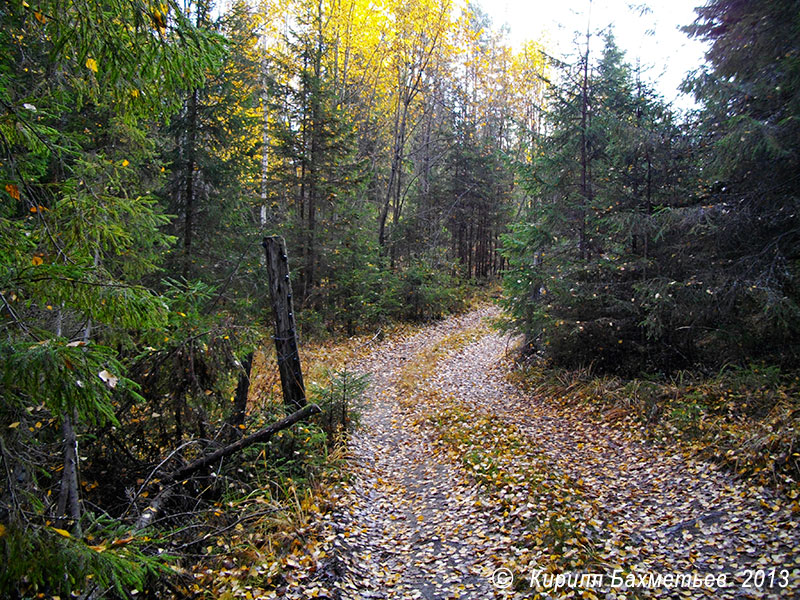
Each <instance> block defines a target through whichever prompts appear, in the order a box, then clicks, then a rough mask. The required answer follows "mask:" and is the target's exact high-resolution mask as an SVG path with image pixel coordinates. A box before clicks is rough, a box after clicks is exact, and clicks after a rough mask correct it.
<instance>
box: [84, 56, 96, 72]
mask: <svg viewBox="0 0 800 600" xmlns="http://www.w3.org/2000/svg"><path fill="white" fill-rule="evenodd" d="M86 68H87V69H89V70H90V71H94V72H95V73H97V61H96V60H95V59H93V58H87V59H86Z"/></svg>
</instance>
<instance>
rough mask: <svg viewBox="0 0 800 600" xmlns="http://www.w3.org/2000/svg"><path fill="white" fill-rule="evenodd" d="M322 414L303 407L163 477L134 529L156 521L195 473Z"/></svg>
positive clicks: (313, 405)
mask: <svg viewBox="0 0 800 600" xmlns="http://www.w3.org/2000/svg"><path fill="white" fill-rule="evenodd" d="M319 412H321V411H320V408H319V406H317V405H316V404H306V405H305V406H304V407H303V408H301V409H300V410H298V411H295V412H293V413H292V414H290V415H288V416H286V417H284V418H283V419H281V420H280V421H276V422H275V423H273V424H272V425H269V426H268V427H265V428H264V429H260V430H258V431H257V432H255V433H253V434H252V435H248V436H247V437H243V438H242V439H240V440H238V441H236V442H234V443H232V444H229V445H227V446H224V447H222V448H219V449H218V450H215V451H214V452H211V453H210V454H206V455H205V456H201V457H200V458H198V459H197V460H194V461H192V462H190V463H189V464H188V465H185V466H183V467H181V468H179V469H177V470H175V471H173V472H172V473H170V474H169V475H167V476H166V477H163V478H162V479H161V486H162V487H161V491H160V492H159V493H158V495H157V496H156V497H155V498H153V500H152V501H151V502H150V505H149V506H148V507H147V508H146V509H144V511H142V514H141V516H140V517H139V519H138V520H137V521H136V529H144V528H146V527H148V526H149V525H150V524H152V522H153V521H154V520H155V519H156V517H157V516H158V515H159V514H160V513H161V511H162V510H163V508H164V505H165V504H166V501H167V500H168V499H169V498H170V496H172V493H173V491H174V486H175V484H177V483H178V482H179V481H183V480H185V479H187V478H188V477H189V476H191V475H192V474H194V473H196V472H197V471H199V470H200V469H203V468H205V467H207V466H208V465H210V464H212V463H214V462H216V461H218V460H220V459H221V458H225V457H226V456H230V455H231V454H236V453H237V452H240V451H241V450H244V449H245V448H247V447H248V446H252V445H253V444H258V443H260V442H266V441H267V440H268V439H269V438H271V437H272V436H273V435H275V434H276V433H278V432H279V431H281V430H283V429H287V428H289V427H291V426H292V425H294V424H295V423H297V422H298V421H302V420H303V419H305V418H307V417H310V416H311V415H315V414H317V413H319Z"/></svg>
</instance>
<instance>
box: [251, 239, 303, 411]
mask: <svg viewBox="0 0 800 600" xmlns="http://www.w3.org/2000/svg"><path fill="white" fill-rule="evenodd" d="M262 245H263V246H264V250H265V251H266V262H267V273H268V275H269V294H270V297H271V299H272V311H273V315H274V317H275V350H276V351H277V356H278V369H279V370H280V374H281V387H282V388H283V402H284V404H285V405H286V410H287V411H289V412H294V411H296V410H298V409H300V408H302V407H303V406H305V404H306V391H305V386H304V384H303V372H302V371H301V369H300V355H299V354H298V352H297V331H296V330H295V321H294V308H293V307H292V285H291V283H290V281H289V257H288V256H287V255H286V242H285V241H284V239H283V238H282V237H268V238H264V242H263V244H262Z"/></svg>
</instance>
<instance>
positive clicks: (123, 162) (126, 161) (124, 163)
mask: <svg viewBox="0 0 800 600" xmlns="http://www.w3.org/2000/svg"><path fill="white" fill-rule="evenodd" d="M129 164H131V163H129V162H128V159H127V158H125V159H123V161H122V166H123V167H127V166H128V165H129Z"/></svg>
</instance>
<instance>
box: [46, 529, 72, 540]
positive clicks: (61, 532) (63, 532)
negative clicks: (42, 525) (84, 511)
mask: <svg viewBox="0 0 800 600" xmlns="http://www.w3.org/2000/svg"><path fill="white" fill-rule="evenodd" d="M51 529H52V530H53V531H55V532H56V533H57V534H58V535H63V536H64V537H65V538H71V537H72V534H71V533H70V532H69V531H67V530H66V529H58V528H57V527H51Z"/></svg>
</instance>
